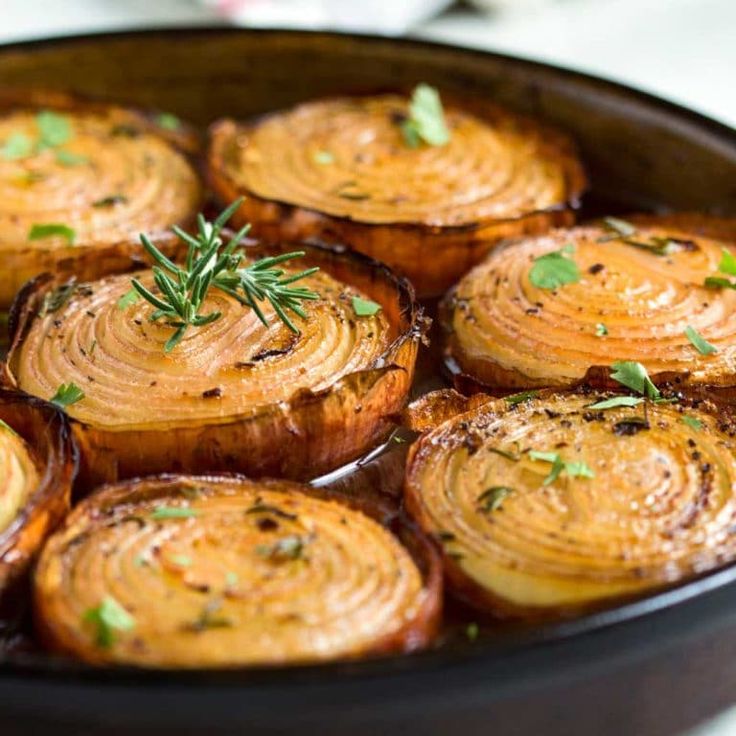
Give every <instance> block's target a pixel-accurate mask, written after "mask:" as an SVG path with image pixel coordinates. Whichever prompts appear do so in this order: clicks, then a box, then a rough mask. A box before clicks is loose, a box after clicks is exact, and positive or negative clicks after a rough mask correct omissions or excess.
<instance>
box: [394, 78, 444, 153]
mask: <svg viewBox="0 0 736 736" xmlns="http://www.w3.org/2000/svg"><path fill="white" fill-rule="evenodd" d="M401 132H402V133H403V135H404V142H405V143H406V145H407V146H409V148H418V147H419V145H420V143H421V142H422V141H424V142H425V143H428V144H429V145H430V146H444V145H446V144H447V143H448V142H449V140H450V131H449V129H448V127H447V123H446V122H445V112H444V110H443V108H442V100H441V99H440V95H439V93H438V92H437V90H436V89H435V88H434V87H430V86H429V85H428V84H420V85H418V86H417V87H416V88H415V89H414V92H413V93H412V96H411V101H410V102H409V117H408V118H407V119H406V120H403V121H402V122H401Z"/></svg>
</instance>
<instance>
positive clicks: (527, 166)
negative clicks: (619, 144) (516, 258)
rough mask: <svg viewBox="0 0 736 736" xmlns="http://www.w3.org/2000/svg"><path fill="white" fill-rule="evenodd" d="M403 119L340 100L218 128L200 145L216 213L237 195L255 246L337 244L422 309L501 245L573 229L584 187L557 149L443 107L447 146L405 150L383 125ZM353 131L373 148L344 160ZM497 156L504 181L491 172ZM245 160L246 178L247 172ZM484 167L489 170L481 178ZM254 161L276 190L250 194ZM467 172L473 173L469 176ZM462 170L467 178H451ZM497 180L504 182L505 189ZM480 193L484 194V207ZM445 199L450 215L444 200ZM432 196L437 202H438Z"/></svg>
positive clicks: (532, 132) (507, 124)
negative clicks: (350, 186)
mask: <svg viewBox="0 0 736 736" xmlns="http://www.w3.org/2000/svg"><path fill="white" fill-rule="evenodd" d="M405 107H406V98H402V97H398V96H395V95H388V96H380V97H373V98H353V99H345V98H343V99H333V100H324V101H318V102H312V103H306V104H304V105H301V106H298V107H296V108H294V109H293V110H291V111H287V112H281V113H274V114H272V115H269V116H266V117H265V118H262V119H259V120H257V121H255V122H253V123H251V124H249V125H239V124H237V123H235V122H233V121H231V120H223V121H220V122H218V123H216V124H215V125H214V126H213V127H212V129H211V134H210V146H209V153H208V178H209V182H210V184H211V186H212V188H213V190H214V191H215V193H216V194H217V196H218V197H219V198H220V200H222V201H223V202H232V201H233V200H235V199H236V198H237V197H239V196H241V195H246V199H245V200H244V202H243V204H242V205H241V207H240V210H239V212H238V213H237V214H236V219H237V221H238V222H240V223H245V222H250V223H252V225H253V233H254V235H256V236H257V237H259V238H261V239H263V240H265V241H269V242H278V241H279V240H283V239H287V240H301V239H305V238H311V237H316V238H319V239H321V240H325V241H327V242H341V243H347V244H349V245H350V246H351V247H352V248H355V249H356V250H359V251H361V252H363V253H366V254H368V255H370V256H372V257H373V258H376V259H378V260H380V261H382V262H384V263H386V264H388V265H389V266H390V267H392V268H394V269H395V270H396V271H397V272H398V273H401V274H403V275H405V276H407V277H408V278H409V279H410V280H411V282H412V283H413V285H414V287H415V288H416V289H417V293H418V294H419V295H420V296H422V297H427V296H437V295H439V294H441V293H443V292H444V291H445V290H446V289H447V288H448V287H449V286H450V285H451V284H453V283H454V282H456V281H457V279H458V278H460V276H462V274H463V273H465V272H466V271H467V270H468V269H469V268H470V267H471V266H473V265H474V264H475V263H477V262H478V261H479V260H480V259H481V258H482V257H483V256H484V255H485V254H486V253H487V251H488V250H489V248H491V247H492V246H493V245H494V244H496V243H497V242H499V241H500V240H502V239H505V238H509V237H516V236H520V235H524V234H533V233H539V232H544V231H546V230H548V229H549V228H550V227H553V226H562V225H570V224H572V223H573V222H574V210H575V209H576V208H577V206H578V200H579V198H580V195H581V194H582V192H583V190H584V189H585V186H586V180H585V175H584V173H583V170H582V167H581V165H580V163H579V162H578V160H577V158H576V154H575V151H574V147H573V146H572V145H571V143H570V141H569V140H568V139H567V138H566V137H564V136H563V135H561V134H559V133H558V132H556V131H553V130H549V129H547V128H543V127H541V126H539V125H537V124H536V123H534V122H532V121H529V120H527V119H524V118H520V117H517V116H514V115H512V114H510V113H508V112H506V111H504V110H501V109H499V108H497V107H495V106H490V105H481V104H479V103H475V104H469V103H467V102H465V101H463V102H462V103H460V104H458V105H454V104H451V105H447V106H446V114H447V117H448V122H449V125H450V127H451V129H452V130H451V132H452V133H453V136H454V137H451V140H450V142H449V143H448V144H447V145H446V146H444V147H432V146H421V147H419V148H417V149H409V148H408V147H407V146H406V144H405V142H404V141H403V138H402V134H401V131H400V129H399V126H398V125H397V124H396V123H395V122H392V121H391V119H390V118H391V114H395V113H396V111H401V110H403V109H404V108H405ZM356 109H357V110H358V112H357V113H356V112H355V111H356ZM361 116H362V117H361ZM290 126H292V127H291V128H290ZM282 128H283V130H282ZM354 129H355V130H354ZM262 130H266V131H269V130H275V132H273V134H270V135H266V134H262V133H261V131H262ZM491 130H492V131H493V132H488V131H491ZM347 131H351V132H350V134H349V135H348V132H347ZM360 131H362V132H364V133H365V135H366V136H369V134H370V136H375V138H373V137H371V138H370V142H369V143H365V144H360V148H357V147H356V148H355V149H354V150H351V149H350V148H349V146H350V145H352V144H353V143H355V141H359V140H360V135H359V132H360ZM259 136H260V137H261V138H263V139H264V141H263V146H261V147H259V143H258V138H259ZM485 136H487V137H485ZM496 136H498V137H496ZM466 137H468V138H470V140H471V141H478V142H479V143H478V145H479V147H481V150H480V152H479V154H478V156H477V158H476V159H473V158H472V156H471V155H470V154H469V153H468V151H467V146H468V145H470V144H466V142H465V141H466ZM253 141H255V142H253ZM355 145H356V146H357V145H359V144H357V143H355ZM343 146H346V148H347V150H342V147H343ZM264 147H265V148H264ZM486 147H487V148H488V150H486ZM322 149H324V150H327V151H328V152H331V149H335V154H336V156H337V157H338V159H337V161H336V162H334V161H333V162H332V163H330V164H329V165H323V164H319V163H318V162H316V161H314V160H313V158H309V156H312V157H314V156H315V155H319V153H320V150H322ZM507 151H508V153H507ZM471 152H472V149H471ZM505 153H506V154H507V158H505V159H503V161H504V163H508V169H503V171H502V172H501V170H500V163H499V162H500V161H501V160H502V157H503V154H505ZM481 154H482V155H481ZM249 157H250V158H251V159H252V160H255V162H256V163H255V165H254V166H248V165H247V162H248V161H249ZM356 157H357V158H358V159H360V160H357V161H356ZM360 157H362V158H360ZM517 158H519V159H522V160H521V161H518V160H517ZM489 160H493V161H494V162H496V163H495V164H494V165H495V168H489V169H488V171H485V170H484V169H483V167H484V165H486V163H487V162H488V161H489ZM259 161H263V162H266V161H268V162H269V166H276V165H277V164H278V165H279V166H280V168H279V167H277V170H278V171H279V172H280V178H276V177H270V178H269V177H262V178H260V179H259V178H257V177H258V174H257V169H255V170H256V173H255V174H252V175H251V176H252V178H254V179H255V183H251V182H250V179H249V175H248V171H250V170H253V169H254V168H255V167H257V165H258V162H259ZM474 161H478V162H479V163H478V165H477V166H475V167H473V165H472V162H474ZM244 162H246V164H245V165H244ZM366 162H367V163H366ZM468 162H470V163H468ZM466 164H468V166H469V167H470V168H469V169H468V170H465V171H464V172H458V171H455V170H456V169H457V168H458V166H460V167H462V166H465V165H466ZM340 167H342V170H341V169H340ZM335 169H337V171H335ZM476 169H480V171H481V172H482V174H485V175H486V178H483V176H482V174H481V175H479V174H478V173H477V171H476ZM453 172H454V173H453ZM519 172H523V174H521V175H519ZM530 172H532V173H530ZM287 175H288V176H299V175H303V180H302V181H297V182H296V184H297V186H296V187H295V188H294V190H295V192H294V193H292V192H291V191H290V189H289V188H288V183H287V188H286V189H285V190H284V191H281V190H279V185H280V183H281V180H282V179H286V177H287ZM502 176H506V177H507V178H506V179H505V180H504V182H503V186H501V185H500V184H499V179H500V178H501V177H502ZM517 176H518V177H519V178H520V179H522V181H521V182H517V181H516V177H517ZM527 176H528V177H530V178H531V179H532V181H531V182H529V181H527V180H526V179H524V178H523V177H527ZM340 177H342V180H352V181H354V182H356V184H355V187H356V189H360V190H361V191H362V190H363V189H365V188H368V189H369V190H370V193H371V195H372V198H373V199H379V198H381V197H383V199H382V200H381V201H380V202H376V203H375V204H372V202H371V199H372V198H371V197H369V198H367V199H366V198H346V197H341V196H339V195H335V192H334V191H333V190H325V188H326V187H327V188H329V187H333V186H334V185H335V184H336V183H337V184H339V180H340ZM453 177H455V178H453ZM535 177H536V178H535ZM456 179H457V181H456ZM476 179H477V180H478V181H477V182H476V181H475V180H476ZM287 182H288V180H287ZM435 182H437V186H436V187H434V184H435ZM525 185H528V186H529V187H531V189H529V190H528V191H527V190H525V189H524V186H525ZM387 187H388V188H387ZM397 187H398V189H397ZM402 187H403V188H404V189H405V190H406V191H408V192H411V195H410V196H407V195H406V193H404V194H401V193H399V194H397V195H396V196H395V197H394V200H395V201H394V200H391V198H390V197H389V194H390V193H391V192H393V191H394V190H396V191H399V190H400V189H401V188H402ZM433 187H434V188H433ZM504 187H508V188H509V189H511V191H510V192H506V191H505V188H504ZM515 187H516V188H515ZM534 187H538V189H535V188H534ZM427 188H429V192H428V193H426V196H425V197H422V196H421V195H422V193H423V192H422V190H423V189H427ZM484 188H485V189H486V190H489V189H488V188H490V191H491V193H490V194H489V195H488V196H487V199H483V197H485V196H486V195H484V194H482V192H483V191H484ZM466 190H467V191H466ZM455 191H457V192H458V195H457V204H456V205H453V204H450V203H449V200H448V197H449V194H448V192H455ZM440 192H443V197H444V199H443V201H437V197H438V194H439V193H440ZM504 197H506V198H504ZM407 199H408V200H409V201H407Z"/></svg>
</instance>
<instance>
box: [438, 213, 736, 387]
mask: <svg viewBox="0 0 736 736" xmlns="http://www.w3.org/2000/svg"><path fill="white" fill-rule="evenodd" d="M678 224H680V225H682V223H681V222H680V221H679V220H677V219H675V221H674V222H670V220H669V219H668V218H666V217H665V218H660V219H657V218H648V219H647V220H646V224H645V225H640V226H638V228H637V230H636V232H637V237H638V238H639V239H640V240H647V242H648V241H649V240H652V241H653V242H656V243H659V242H667V243H669V244H670V245H671V246H672V247H673V252H672V253H670V255H668V256H667V257H663V256H661V255H658V254H657V253H655V252H653V251H652V250H651V249H647V248H638V247H633V246H632V245H631V244H630V243H628V242H627V241H626V240H625V239H621V238H618V237H614V238H613V239H610V237H611V236H610V233H608V231H607V230H606V229H605V228H603V227H598V226H589V227H578V228H574V229H570V230H558V231H555V232H554V234H551V235H548V236H541V237H536V238H527V239H526V240H524V241H521V242H517V243H515V244H514V245H513V246H512V247H501V248H498V249H496V250H495V251H493V252H491V254H490V255H489V256H488V257H487V259H486V260H485V261H484V262H483V263H481V264H480V265H478V266H476V267H475V268H474V269H473V270H472V271H471V272H470V273H468V274H467V275H466V276H465V277H464V278H463V279H462V280H461V281H460V283H459V285H458V286H457V288H456V290H455V292H454V294H453V299H452V300H447V303H446V307H445V308H446V310H447V317H446V319H444V320H443V324H444V326H445V331H446V351H447V355H448V364H450V365H451V366H452V365H453V364H454V365H455V366H456V369H455V370H456V371H459V372H461V373H462V374H464V375H467V376H470V377H471V378H472V379H474V380H475V381H476V382H478V383H480V384H483V385H486V386H489V387H494V388H496V389H506V390H519V389H520V388H525V387H534V386H553V387H559V388H569V387H572V386H575V385H577V384H579V383H580V382H581V381H582V380H583V379H584V378H586V377H587V375H588V371H589V370H600V367H605V366H610V365H612V364H613V363H615V362H618V361H636V362H639V363H641V364H643V365H644V366H645V368H646V369H647V370H648V372H649V374H650V376H654V377H655V379H656V381H659V382H661V381H662V380H665V379H664V378H662V377H658V376H664V375H665V374H666V375H667V379H666V380H669V381H674V382H677V381H678V380H679V381H680V382H681V383H690V384H700V385H713V384H720V385H731V384H733V382H734V381H733V378H732V376H733V366H734V364H736V322H734V320H733V319H731V315H732V314H733V312H734V310H735V309H736V291H735V290H733V289H728V288H722V289H709V288H706V287H705V285H704V281H705V279H706V278H707V277H709V276H712V275H713V274H716V273H717V272H718V267H719V264H720V261H721V258H722V252H723V249H724V248H728V247H729V246H728V243H729V242H732V241H725V240H724V241H719V240H716V239H712V238H708V237H706V236H702V235H692V237H690V236H689V234H688V233H681V232H680V231H679V230H678V229H677V225H678ZM632 227H633V226H632ZM614 235H615V234H614ZM602 239H605V240H603V242H601V241H602ZM691 239H692V241H693V242H695V243H696V245H697V247H695V248H693V247H690V246H689V245H686V244H687V243H689V242H690V241H691ZM566 246H570V247H571V248H572V252H571V253H569V254H568V256H567V258H569V259H572V260H574V261H575V264H576V265H577V268H578V269H579V271H580V273H581V278H580V280H579V281H577V282H572V283H565V284H563V285H561V286H560V287H559V288H557V289H555V290H554V291H553V292H550V291H549V290H545V289H541V288H537V287H535V286H534V284H533V283H532V280H530V277H529V274H530V270H531V268H532V264H533V263H534V262H535V261H536V260H538V259H539V258H540V257H541V256H544V255H545V254H550V253H559V252H561V251H562V250H563V249H564V248H565V247H566ZM560 260H561V259H560ZM499 276H502V277H503V278H501V279H499ZM542 296H544V297H545V299H544V309H539V308H538V306H537V301H538V300H539V299H540V297H542ZM461 304H462V305H463V307H460V306H458V305H461ZM469 311H472V314H473V316H474V319H473V320H472V321H468V320H467V319H466V318H465V317H466V314H467V313H468V312H469ZM688 328H690V330H688ZM688 332H689V333H690V334H693V332H697V334H698V335H700V336H701V337H702V338H703V339H704V340H705V341H707V342H708V343H710V344H712V345H713V346H714V347H715V348H717V350H718V352H717V353H713V354H705V351H702V350H696V349H695V347H694V346H693V344H692V343H691V341H690V339H689V338H688ZM602 338H603V339H602Z"/></svg>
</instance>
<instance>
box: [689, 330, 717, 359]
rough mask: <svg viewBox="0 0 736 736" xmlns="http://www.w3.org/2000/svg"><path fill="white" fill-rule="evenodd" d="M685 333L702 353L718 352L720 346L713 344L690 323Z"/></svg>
mask: <svg viewBox="0 0 736 736" xmlns="http://www.w3.org/2000/svg"><path fill="white" fill-rule="evenodd" d="M685 334H686V335H687V339H688V340H690V342H691V343H692V344H693V346H694V347H695V349H696V350H697V351H698V352H699V353H700V354H701V355H712V354H713V353H717V352H718V348H717V347H716V346H715V345H711V344H710V343H709V342H708V341H707V340H706V339H705V338H704V337H703V336H702V335H701V334H700V333H699V332H698V331H697V330H696V329H695V328H694V327H691V326H690V325H688V326H687V327H686V328H685Z"/></svg>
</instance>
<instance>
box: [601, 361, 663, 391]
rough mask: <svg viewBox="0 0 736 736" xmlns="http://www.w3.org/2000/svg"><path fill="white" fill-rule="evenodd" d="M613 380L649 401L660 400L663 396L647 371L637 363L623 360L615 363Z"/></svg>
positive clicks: (612, 367) (612, 371) (612, 373)
mask: <svg viewBox="0 0 736 736" xmlns="http://www.w3.org/2000/svg"><path fill="white" fill-rule="evenodd" d="M611 378H612V379H613V380H614V381H618V383H620V384H621V385H622V386H626V388H630V389H631V390H632V391H636V392H637V393H638V394H641V395H642V396H646V398H648V399H659V398H661V396H662V395H661V394H660V392H659V389H658V388H657V387H656V386H655V385H654V383H652V379H651V378H649V374H648V373H647V369H646V368H645V367H644V366H643V365H642V364H641V363H637V362H636V361H633V360H622V361H619V362H617V363H614V364H613V365H612V366H611Z"/></svg>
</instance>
